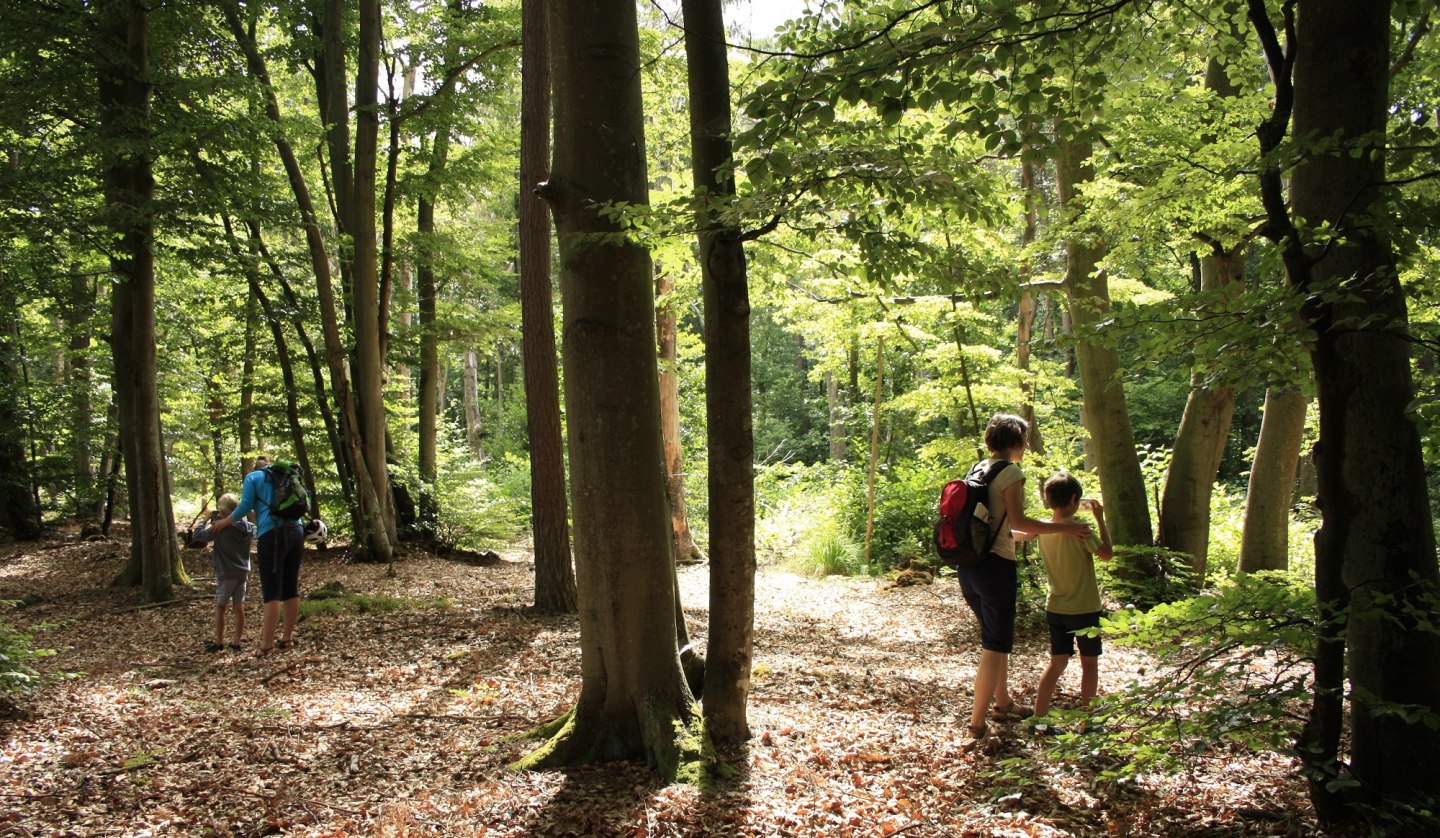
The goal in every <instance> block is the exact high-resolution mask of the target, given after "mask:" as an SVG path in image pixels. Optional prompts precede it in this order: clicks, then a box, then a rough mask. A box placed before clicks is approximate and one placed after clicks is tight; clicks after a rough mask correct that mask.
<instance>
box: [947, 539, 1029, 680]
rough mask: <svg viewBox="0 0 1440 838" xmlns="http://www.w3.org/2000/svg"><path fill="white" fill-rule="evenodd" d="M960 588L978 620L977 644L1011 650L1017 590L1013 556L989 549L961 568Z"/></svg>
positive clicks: (1008, 652) (997, 650) (993, 649)
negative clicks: (979, 560) (976, 562)
mask: <svg viewBox="0 0 1440 838" xmlns="http://www.w3.org/2000/svg"><path fill="white" fill-rule="evenodd" d="M960 590H961V592H963V593H964V594H965V602H966V604H968V605H969V606H970V610H971V611H974V612H975V619H977V620H979V621H980V648H982V649H989V650H990V651H992V652H1004V653H1005V654H1007V655H1008V654H1010V651H1011V650H1012V649H1014V647H1015V597H1016V594H1017V593H1018V591H1019V575H1018V573H1017V572H1016V565H1015V560H1014V559H1007V558H1005V557H1004V556H997V555H996V554H994V553H991V554H990V555H988V556H986V557H985V558H984V559H982V560H981V562H980V563H979V564H977V565H975V566H974V567H962V568H960Z"/></svg>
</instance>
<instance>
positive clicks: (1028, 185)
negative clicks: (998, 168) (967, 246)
mask: <svg viewBox="0 0 1440 838" xmlns="http://www.w3.org/2000/svg"><path fill="white" fill-rule="evenodd" d="M1020 194H1021V196H1022V199H1023V200H1024V201H1025V227H1024V229H1022V230H1021V232H1020V244H1021V246H1022V247H1025V248H1029V247H1030V245H1032V244H1034V243H1035V232H1036V227H1037V224H1036V216H1037V213H1036V211H1035V205H1036V203H1037V202H1039V201H1040V200H1042V199H1043V195H1042V193H1041V191H1040V190H1039V189H1037V188H1036V187H1035V164H1034V163H1033V162H1032V161H1031V160H1029V159H1028V158H1025V157H1022V158H1021V159H1020ZM1030 276H1031V271H1030V263H1029V262H1028V261H1027V262H1025V263H1024V264H1023V266H1022V268H1021V280H1022V281H1025V280H1028V279H1029V278H1030ZM1034 336H1035V297H1034V296H1033V295H1032V294H1031V293H1030V289H1029V288H1023V287H1022V288H1021V289H1020V316H1019V319H1018V320H1017V322H1016V325H1015V366H1016V367H1018V368H1019V369H1020V418H1021V419H1024V420H1025V423H1026V426H1027V431H1026V433H1027V437H1028V438H1027V439H1026V442H1027V443H1028V444H1029V446H1030V450H1031V451H1034V452H1035V453H1036V454H1044V453H1045V437H1044V436H1043V435H1042V434H1041V433H1040V423H1039V422H1037V421H1036V420H1035V392H1034V383H1033V382H1032V380H1031V377H1030V342H1031V341H1032V340H1033V339H1034ZM976 431H977V433H978V432H979V429H978V428H977V429H976Z"/></svg>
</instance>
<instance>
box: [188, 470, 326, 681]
mask: <svg viewBox="0 0 1440 838" xmlns="http://www.w3.org/2000/svg"><path fill="white" fill-rule="evenodd" d="M272 501H274V487H273V486H272V484H271V482H270V473H269V470H268V469H264V468H259V469H256V470H255V471H252V472H250V473H249V474H247V475H245V482H244V483H243V484H242V488H241V492H240V505H239V506H237V507H235V511H233V512H231V513H230V515H229V516H228V517H225V518H221V519H220V520H219V521H217V522H215V523H214V524H213V525H211V531H212V532H216V533H218V532H220V531H221V530H224V529H225V528H226V527H228V526H230V525H232V524H234V523H235V522H237V521H240V520H242V519H244V518H245V516H246V515H249V514H250V512H252V511H253V512H255V523H256V525H257V526H256V541H255V564H256V566H257V569H258V570H259V572H260V596H261V599H262V600H263V602H264V603H265V605H264V612H263V615H262V618H261V622H260V649H259V653H260V654H261V655H268V654H270V653H271V652H273V651H275V650H276V649H289V648H291V647H293V646H294V645H295V621H296V618H297V617H299V616H300V554H301V549H302V548H303V547H304V546H305V529H304V525H303V524H302V523H301V522H300V521H286V520H283V519H281V518H280V517H279V516H276V515H272V514H271V512H270V505H271V503H272ZM277 627H278V628H280V638H279V639H278V640H277V639H276V638H275V631H276V628H277Z"/></svg>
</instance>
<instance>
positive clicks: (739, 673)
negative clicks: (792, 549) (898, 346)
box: [681, 0, 803, 743]
mask: <svg viewBox="0 0 1440 838" xmlns="http://www.w3.org/2000/svg"><path fill="white" fill-rule="evenodd" d="M681 8H682V9H683V11H684V15H685V55H686V65H687V67H688V69H689V85H690V143H691V149H692V156H693V158H694V161H695V191H696V193H697V194H699V195H700V196H702V198H701V199H700V200H698V201H697V203H696V207H697V212H696V221H697V225H696V226H697V227H698V228H699V230H700V267H701V271H702V273H703V281H704V292H705V408H706V417H707V419H706V428H707V436H708V443H709V449H708V450H709V460H710V483H709V486H710V498H709V501H710V636H709V644H708V647H707V650H706V656H705V694H704V705H705V723H706V727H707V728H708V729H709V731H710V735H711V736H713V737H715V739H716V740H717V741H719V742H728V743H738V742H743V741H745V740H747V739H749V738H750V724H749V721H748V720H747V716H746V709H745V708H746V702H747V701H748V699H749V695H750V661H751V653H752V648H753V646H754V639H755V442H754V434H753V428H752V426H751V422H752V420H751V387H750V382H751V370H750V293H749V287H748V281H747V277H746V271H745V250H744V247H743V246H742V244H741V239H740V233H739V231H738V230H736V229H735V228H733V227H731V226H728V225H727V224H726V223H725V222H723V221H722V220H721V219H720V216H719V210H720V209H721V207H720V206H719V205H718V204H714V203H710V202H709V201H707V200H705V199H706V198H709V199H711V200H716V201H725V200H728V199H730V198H732V197H733V196H734V195H735V180H734V175H733V171H734V163H735V161H734V156H733V151H732V148H731V144H730V133H731V122H730V73H729V65H728V60H727V57H726V48H727V47H726V39H725V24H724V19H723V16H722V14H721V11H720V2H719V0H683V2H682V4H681ZM802 380H803V379H802Z"/></svg>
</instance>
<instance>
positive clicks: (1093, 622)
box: [1045, 611, 1103, 658]
mask: <svg viewBox="0 0 1440 838" xmlns="http://www.w3.org/2000/svg"><path fill="white" fill-rule="evenodd" d="M1101 613H1103V612H1100V611H1096V612H1095V613H1093V614H1056V613H1055V612H1054V611H1046V612H1045V624H1046V625H1048V626H1050V654H1052V655H1073V654H1075V646H1076V645H1077V644H1078V645H1079V646H1080V654H1081V655H1082V656H1083V657H1087V658H1095V657H1099V656H1100V638H1099V637H1082V636H1078V635H1076V634H1075V630H1076V629H1082V628H1090V627H1092V626H1096V627H1098V626H1099V625H1100V615H1101Z"/></svg>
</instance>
